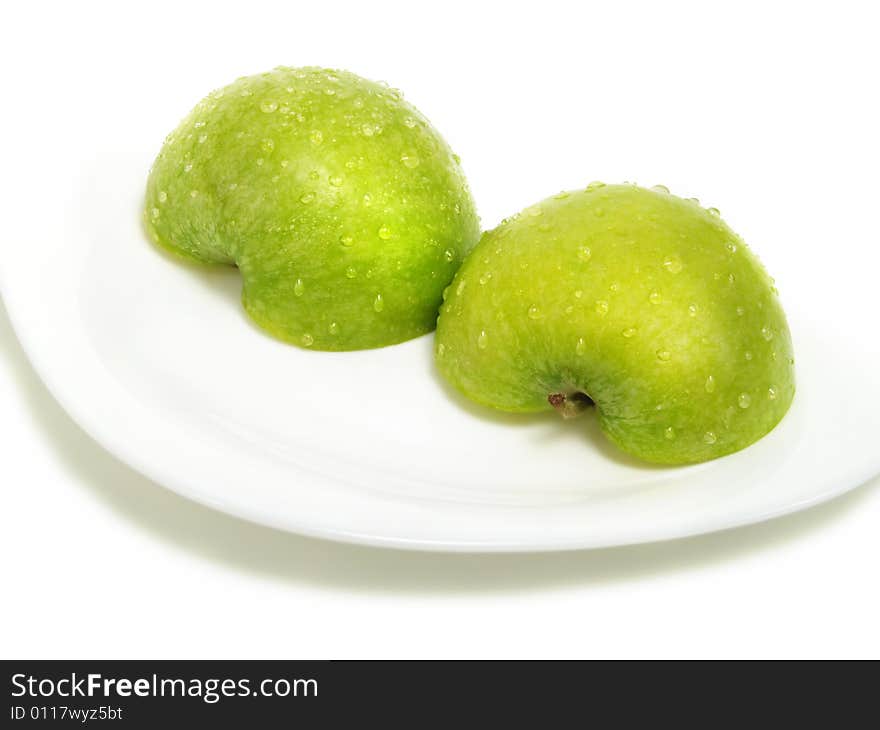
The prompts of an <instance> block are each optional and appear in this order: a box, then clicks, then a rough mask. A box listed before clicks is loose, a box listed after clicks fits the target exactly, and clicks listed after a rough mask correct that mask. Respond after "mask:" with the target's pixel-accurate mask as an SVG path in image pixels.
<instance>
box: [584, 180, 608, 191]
mask: <svg viewBox="0 0 880 730" xmlns="http://www.w3.org/2000/svg"><path fill="white" fill-rule="evenodd" d="M604 187H605V183H603V182H602V181H601V180H593V182H591V183H590V184H589V185H587V188H586V189H587V190H598V189H599V188H604Z"/></svg>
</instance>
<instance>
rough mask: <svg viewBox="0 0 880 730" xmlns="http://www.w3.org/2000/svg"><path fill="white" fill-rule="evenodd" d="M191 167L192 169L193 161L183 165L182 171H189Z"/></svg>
mask: <svg viewBox="0 0 880 730" xmlns="http://www.w3.org/2000/svg"><path fill="white" fill-rule="evenodd" d="M192 169H193V163H192V162H187V163H186V164H185V165H184V166H183V171H184V172H189V171H190V170H192Z"/></svg>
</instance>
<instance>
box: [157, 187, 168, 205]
mask: <svg viewBox="0 0 880 730" xmlns="http://www.w3.org/2000/svg"><path fill="white" fill-rule="evenodd" d="M166 200H168V193H166V192H165V191H164V190H160V191H159V202H160V203H164V202H165V201H166Z"/></svg>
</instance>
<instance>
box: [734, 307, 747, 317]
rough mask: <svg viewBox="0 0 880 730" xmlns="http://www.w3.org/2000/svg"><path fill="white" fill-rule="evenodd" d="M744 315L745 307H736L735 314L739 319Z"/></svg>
mask: <svg viewBox="0 0 880 730" xmlns="http://www.w3.org/2000/svg"><path fill="white" fill-rule="evenodd" d="M745 313H746V310H745V307H737V308H736V314H737V316H739V317H742V316H743V315H744V314H745Z"/></svg>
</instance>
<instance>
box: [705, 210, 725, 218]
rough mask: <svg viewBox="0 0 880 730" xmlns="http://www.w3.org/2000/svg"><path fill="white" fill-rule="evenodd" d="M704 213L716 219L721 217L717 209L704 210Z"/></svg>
mask: <svg viewBox="0 0 880 730" xmlns="http://www.w3.org/2000/svg"><path fill="white" fill-rule="evenodd" d="M706 212H707V213H708V214H709V215H714V216H716V217H720V216H721V211H720V210H718V208H706Z"/></svg>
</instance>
